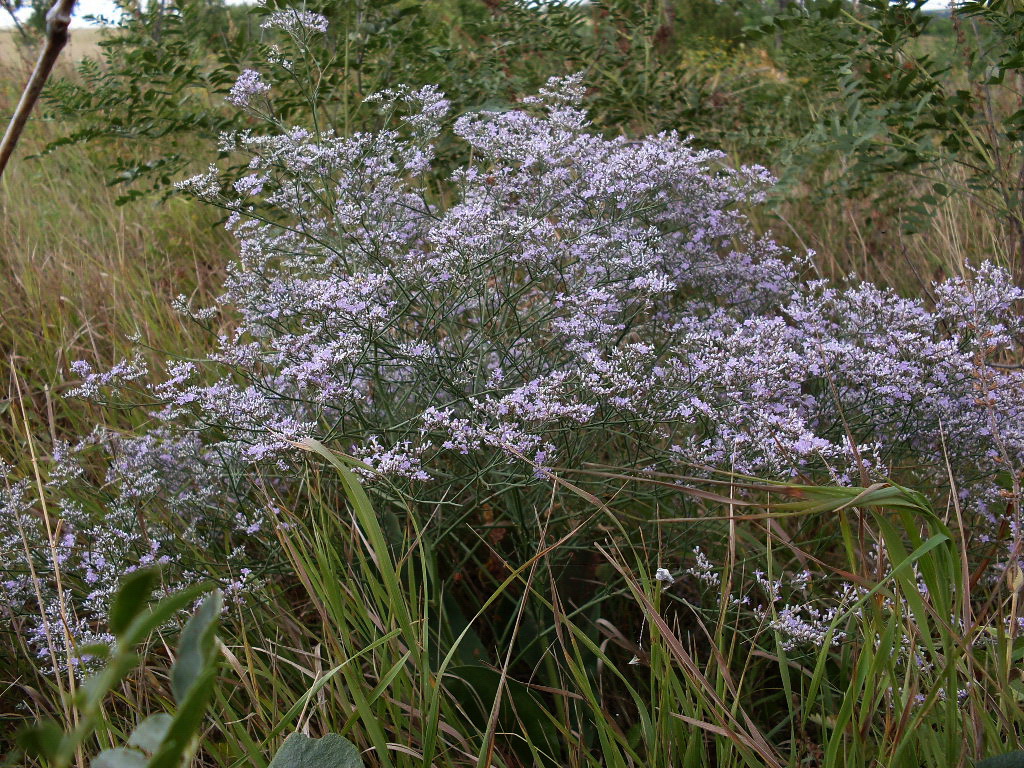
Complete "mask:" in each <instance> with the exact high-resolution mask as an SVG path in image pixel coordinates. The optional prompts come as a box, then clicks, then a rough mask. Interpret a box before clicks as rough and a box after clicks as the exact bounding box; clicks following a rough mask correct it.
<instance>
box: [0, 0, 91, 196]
mask: <svg viewBox="0 0 1024 768" xmlns="http://www.w3.org/2000/svg"><path fill="white" fill-rule="evenodd" d="M74 8H75V0H57V2H56V3H54V5H53V7H52V8H51V9H50V12H49V13H47V14H46V43H45V44H44V45H43V50H42V51H41V52H40V54H39V61H37V62H36V67H35V69H34V70H32V77H30V78H29V81H28V85H26V86H25V90H24V92H23V93H22V94H21V100H20V101H19V102H18V106H17V107H16V108H15V110H14V114H13V115H12V116H11V122H10V124H9V125H8V126H7V131H6V132H5V133H4V138H3V140H2V141H0V177H2V176H3V174H4V169H5V168H6V167H7V161H8V160H10V159H11V155H12V154H13V153H14V147H15V146H16V145H17V144H18V138H19V137H20V136H21V132H22V130H23V129H24V128H25V123H27V122H28V116H29V115H30V114H31V113H32V107H34V106H35V103H36V101H38V100H39V94H41V93H42V92H43V86H44V85H46V81H47V80H48V79H49V77H50V72H52V71H53V65H54V64H56V63H57V57H58V56H59V55H60V52H61V51H62V50H63V49H64V46H65V45H67V43H68V39H69V38H70V37H71V35H70V33H69V32H68V26H69V25H70V24H71V12H72V11H73V10H74Z"/></svg>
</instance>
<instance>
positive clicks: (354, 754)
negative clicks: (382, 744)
mask: <svg viewBox="0 0 1024 768" xmlns="http://www.w3.org/2000/svg"><path fill="white" fill-rule="evenodd" d="M267 768H363V759H362V757H360V756H359V750H358V749H356V746H355V744H353V743H352V742H351V741H349V740H348V739H345V738H343V737H341V736H339V735H338V734H336V733H328V734H327V735H326V736H324V737H323V738H322V739H311V738H309V736H305V735H303V734H301V733H293V734H292V735H291V736H289V737H288V738H287V739H285V740H284V744H282V745H281V749H279V750H278V751H277V754H276V755H274V759H273V760H271V761H270V765H269V766H267Z"/></svg>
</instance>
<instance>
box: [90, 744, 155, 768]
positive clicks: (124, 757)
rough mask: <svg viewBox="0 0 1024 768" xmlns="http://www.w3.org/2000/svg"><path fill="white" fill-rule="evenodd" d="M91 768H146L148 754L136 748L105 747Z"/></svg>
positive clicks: (94, 759)
mask: <svg viewBox="0 0 1024 768" xmlns="http://www.w3.org/2000/svg"><path fill="white" fill-rule="evenodd" d="M90 766H91V768H146V756H145V755H144V754H142V753H141V752H139V751H138V750H135V749H123V748H121V747H116V748H115V749H105V750H103V751H102V752H100V753H99V755H97V756H96V757H95V758H93V761H92V763H90Z"/></svg>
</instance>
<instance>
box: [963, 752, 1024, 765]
mask: <svg viewBox="0 0 1024 768" xmlns="http://www.w3.org/2000/svg"><path fill="white" fill-rule="evenodd" d="M974 768H1024V751H1022V750H1017V751H1016V752H1007V753H1006V754H1005V755H994V756H993V757H986V758H985V759H984V760H982V761H981V762H980V763H977V764H976V765H975V766H974Z"/></svg>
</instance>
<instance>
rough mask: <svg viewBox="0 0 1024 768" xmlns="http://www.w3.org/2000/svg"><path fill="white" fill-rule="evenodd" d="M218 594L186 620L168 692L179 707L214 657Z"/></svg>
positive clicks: (218, 608) (218, 611)
mask: <svg viewBox="0 0 1024 768" xmlns="http://www.w3.org/2000/svg"><path fill="white" fill-rule="evenodd" d="M222 604H223V600H222V598H221V593H220V590H215V591H214V592H213V593H212V594H211V595H210V596H209V597H208V598H206V600H204V601H203V604H202V605H200V606H199V610H198V611H196V612H195V615H193V616H192V618H191V619H189V620H188V624H186V625H185V630H184V631H183V632H182V633H181V640H180V641H179V642H178V658H177V660H176V661H175V662H174V667H173V668H172V669H171V690H172V691H173V692H174V700H175V701H176V702H178V704H179V706H180V705H181V704H182V703H183V702H184V701H185V699H186V698H187V697H188V692H189V689H190V688H191V687H192V686H193V684H194V683H195V682H196V681H197V680H198V679H199V678H200V677H202V676H203V674H204V673H205V671H206V670H207V669H208V668H209V667H210V665H211V663H212V661H213V660H214V658H215V657H216V650H215V641H216V633H217V620H218V619H219V618H220V611H221V605H222Z"/></svg>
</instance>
